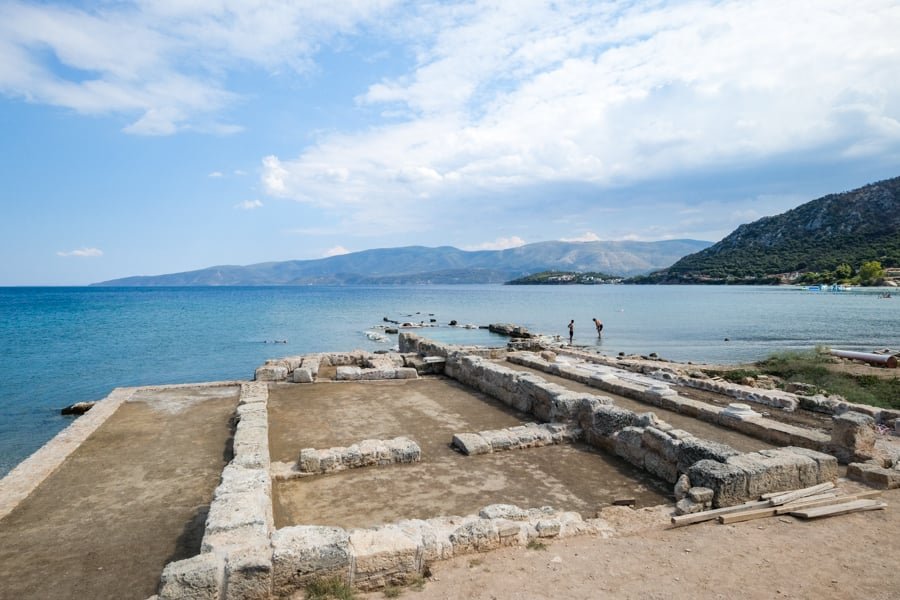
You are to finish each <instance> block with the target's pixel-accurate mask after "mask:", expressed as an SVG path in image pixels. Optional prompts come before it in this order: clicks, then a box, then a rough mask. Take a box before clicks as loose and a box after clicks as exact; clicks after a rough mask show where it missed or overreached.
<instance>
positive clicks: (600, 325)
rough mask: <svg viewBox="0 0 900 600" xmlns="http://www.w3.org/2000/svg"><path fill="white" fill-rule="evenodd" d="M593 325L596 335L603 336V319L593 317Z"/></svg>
mask: <svg viewBox="0 0 900 600" xmlns="http://www.w3.org/2000/svg"><path fill="white" fill-rule="evenodd" d="M594 327H596V328H597V337H603V321H601V320H599V319H598V318H597V317H594Z"/></svg>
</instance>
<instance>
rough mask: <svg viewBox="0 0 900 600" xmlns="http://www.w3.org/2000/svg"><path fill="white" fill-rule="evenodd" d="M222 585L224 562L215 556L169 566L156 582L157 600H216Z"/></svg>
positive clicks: (178, 562)
mask: <svg viewBox="0 0 900 600" xmlns="http://www.w3.org/2000/svg"><path fill="white" fill-rule="evenodd" d="M224 585H225V561H224V560H223V559H222V557H221V556H219V555H217V554H198V555H197V556H194V557H191V558H186V559H184V560H179V561H176V562H170V563H169V564H167V565H166V567H165V568H164V569H163V572H162V576H161V577H160V581H159V600H219V599H220V598H221V597H222V591H223V588H224Z"/></svg>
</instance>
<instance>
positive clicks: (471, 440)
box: [452, 433, 491, 456]
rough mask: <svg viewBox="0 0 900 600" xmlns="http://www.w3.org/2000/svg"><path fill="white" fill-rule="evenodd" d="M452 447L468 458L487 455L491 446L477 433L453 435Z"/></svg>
mask: <svg viewBox="0 0 900 600" xmlns="http://www.w3.org/2000/svg"><path fill="white" fill-rule="evenodd" d="M452 446H453V447H454V448H457V449H459V450H460V451H461V452H462V453H463V454H466V455H468V456H474V455H476V454H489V453H490V452H491V445H490V444H489V443H487V441H485V439H484V438H483V437H481V436H480V435H478V434H477V433H457V434H455V435H454V436H453V442H452Z"/></svg>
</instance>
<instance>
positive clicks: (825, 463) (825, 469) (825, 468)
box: [782, 446, 838, 485]
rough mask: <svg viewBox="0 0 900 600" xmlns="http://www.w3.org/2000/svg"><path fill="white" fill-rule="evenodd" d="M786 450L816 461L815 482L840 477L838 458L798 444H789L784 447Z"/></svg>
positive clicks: (834, 479)
mask: <svg viewBox="0 0 900 600" xmlns="http://www.w3.org/2000/svg"><path fill="white" fill-rule="evenodd" d="M782 450H783V451H785V452H791V453H793V454H799V455H800V456H806V457H807V458H811V459H812V460H814V461H815V463H816V468H817V470H818V473H817V476H816V481H815V483H814V484H812V485H815V484H818V483H825V482H826V481H836V480H837V478H838V461H837V458H835V457H834V456H832V455H830V454H825V453H824V452H817V451H815V450H810V449H808V448H799V447H797V446H787V447H785V448H782Z"/></svg>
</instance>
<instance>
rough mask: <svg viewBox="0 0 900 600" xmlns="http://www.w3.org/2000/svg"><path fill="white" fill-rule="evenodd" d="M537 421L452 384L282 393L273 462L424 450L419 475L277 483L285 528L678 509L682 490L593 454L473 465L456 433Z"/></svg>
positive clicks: (581, 451) (518, 455)
mask: <svg viewBox="0 0 900 600" xmlns="http://www.w3.org/2000/svg"><path fill="white" fill-rule="evenodd" d="M529 420H531V419H529V418H528V416H527V415H523V414H520V413H517V412H516V411H513V410H511V409H509V408H507V407H506V406H504V405H502V404H500V403H499V402H497V401H495V400H492V399H490V398H488V397H486V396H483V395H481V394H478V393H476V392H473V391H471V390H469V389H467V388H465V387H464V386H461V385H459V384H458V383H456V382H454V381H451V380H446V379H423V380H417V381H405V382H366V383H341V384H329V383H323V384H316V385H314V386H290V385H285V386H272V388H271V389H270V394H269V446H270V452H271V454H272V458H273V460H279V461H296V459H297V456H298V455H299V453H300V450H301V449H302V448H330V447H333V446H349V445H351V444H354V443H357V442H360V441H362V440H364V439H385V438H393V437H396V436H400V435H404V436H407V437H409V438H411V439H413V440H415V441H416V442H417V443H418V444H419V446H420V447H421V449H422V460H421V462H419V463H415V464H404V465H391V466H385V467H376V468H368V469H351V470H347V471H341V472H338V473H334V474H330V475H324V476H317V477H308V478H304V479H297V480H291V481H288V482H277V483H276V484H275V485H274V498H273V502H274V512H275V524H276V526H277V527H284V526H286V525H296V524H318V525H337V526H341V527H370V526H374V525H378V524H381V523H390V522H394V521H398V520H401V519H409V518H418V519H427V518H430V517H437V516H441V515H466V514H473V513H476V512H478V510H480V509H481V508H483V507H484V506H487V505H489V504H495V503H512V504H516V505H519V506H523V507H537V506H545V505H550V506H554V507H556V508H558V509H561V510H574V511H578V512H580V513H581V514H582V515H583V516H587V517H593V516H594V514H595V513H596V511H597V510H598V509H600V508H602V507H603V506H607V505H609V504H611V503H612V501H613V500H615V499H619V498H626V497H627V498H635V499H636V501H637V505H638V506H650V505H656V504H660V503H662V502H666V501H667V498H668V496H669V495H670V494H671V486H669V485H668V484H664V483H662V482H659V481H656V480H654V479H653V478H652V477H650V476H648V474H647V473H645V472H644V471H642V470H639V469H636V468H634V467H633V466H631V465H630V464H628V463H626V462H625V461H623V460H621V459H620V458H618V457H616V456H610V455H607V454H605V453H601V452H597V451H594V450H593V449H591V448H589V447H588V446H585V445H582V444H562V445H558V446H547V447H543V448H531V449H526V450H513V451H509V452H498V453H494V454H487V455H481V456H464V455H462V454H460V453H458V452H456V451H454V450H452V449H451V448H450V441H451V440H452V438H453V434H454V433H460V432H475V431H483V430H486V429H498V428H503V427H511V426H515V425H520V424H522V423H523V422H527V421H529Z"/></svg>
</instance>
